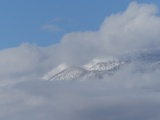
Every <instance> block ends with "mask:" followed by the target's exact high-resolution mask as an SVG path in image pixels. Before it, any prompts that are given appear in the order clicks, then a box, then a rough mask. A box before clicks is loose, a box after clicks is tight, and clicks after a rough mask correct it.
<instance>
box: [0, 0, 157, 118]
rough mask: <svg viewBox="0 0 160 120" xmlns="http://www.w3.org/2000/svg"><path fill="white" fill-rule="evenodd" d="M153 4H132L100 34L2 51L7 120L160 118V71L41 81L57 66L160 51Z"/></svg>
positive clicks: (0, 113) (0, 100) (1, 95)
mask: <svg viewBox="0 0 160 120" xmlns="http://www.w3.org/2000/svg"><path fill="white" fill-rule="evenodd" d="M157 13H158V8H157V6H155V5H152V4H138V3H136V2H132V3H131V4H130V5H129V6H128V8H127V9H126V11H124V12H120V13H117V14H113V15H111V16H108V17H107V18H106V19H105V20H104V22H103V23H102V24H101V26H100V28H99V30H97V31H81V32H72V33H68V34H66V35H64V37H63V38H62V39H61V42H60V43H59V44H54V45H52V46H49V47H45V48H42V47H39V46H36V45H29V44H22V45H21V46H19V47H16V48H10V49H5V50H1V51H0V58H1V59H0V79H1V80H0V89H1V92H0V108H1V109H0V118H1V119H3V120H11V119H12V120H22V119H23V120H28V119H34V120H44V119H46V120H53V119H54V120H64V119H65V120H75V119H76V120H82V119H83V120H97V119H100V120H106V119H110V120H117V119H130V120H135V119H138V120H159V119H160V115H159V112H158V110H159V108H160V102H159V99H160V98H159V96H160V93H159V87H160V83H159V72H160V71H159V70H156V71H153V72H150V73H133V72H132V70H133V68H134V67H133V66H134V65H133V66H132V65H131V66H129V67H128V68H124V69H122V70H121V71H119V72H117V73H116V74H115V75H114V76H105V78H104V79H103V80H92V81H91V80H90V81H85V82H78V81H70V82H66V81H60V82H58V81H55V82H50V81H42V80H41V78H42V76H44V75H45V74H46V73H47V72H49V71H50V70H51V69H52V68H54V67H55V66H57V65H59V64H61V63H63V62H66V63H68V64H70V65H83V64H84V63H87V62H89V61H90V60H92V59H93V58H95V57H110V56H116V55H122V54H124V53H127V52H130V51H134V50H141V49H152V48H159V44H160V40H159V38H160V17H159V16H158V15H157Z"/></svg>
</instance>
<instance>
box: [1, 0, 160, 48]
mask: <svg viewBox="0 0 160 120" xmlns="http://www.w3.org/2000/svg"><path fill="white" fill-rule="evenodd" d="M131 1H132V0H121V1H117V0H110V1H109V0H92V2H91V1H89V0H81V1H75V0H67V1H66V0H39V1H38V2H37V0H27V1H21V0H14V1H12V0H9V1H6V0H1V2H0V8H1V10H0V15H1V17H0V23H1V25H0V42H1V45H0V49H5V48H11V47H17V46H20V45H21V44H22V43H29V44H35V45H38V46H43V47H46V46H50V45H52V44H55V43H59V42H60V41H61V38H62V37H63V36H64V35H65V34H66V33H70V32H73V31H89V30H92V31H95V30H98V29H99V26H100V24H101V23H102V22H103V20H104V18H105V17H106V16H110V15H112V14H116V13H117V12H123V11H124V10H125V9H126V7H127V6H128V4H129V3H130V2H131ZM137 2H138V3H143V2H145V3H153V4H156V5H157V6H160V2H159V1H158V0H137Z"/></svg>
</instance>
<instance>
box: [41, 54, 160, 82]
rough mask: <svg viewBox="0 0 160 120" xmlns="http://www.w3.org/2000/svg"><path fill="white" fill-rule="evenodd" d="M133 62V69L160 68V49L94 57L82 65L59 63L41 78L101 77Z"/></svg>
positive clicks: (85, 78) (72, 78)
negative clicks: (101, 57)
mask: <svg viewBox="0 0 160 120" xmlns="http://www.w3.org/2000/svg"><path fill="white" fill-rule="evenodd" d="M129 64H134V67H135V68H136V69H135V71H137V72H139V71H143V72H144V71H148V70H155V69H160V51H152V52H150V51H149V52H148V51H143V52H139V53H134V54H127V55H123V56H118V57H117V58H116V57H111V58H103V59H100V58H95V59H93V60H92V61H90V62H89V63H87V64H85V65H82V66H69V65H67V64H64V63H63V64H61V65H59V66H58V67H56V68H54V69H53V70H51V71H50V72H49V73H48V74H47V75H45V76H44V77H43V78H42V79H44V80H51V81H52V80H74V79H80V80H87V79H92V78H98V79H100V78H103V76H104V75H110V74H114V73H115V72H116V71H117V70H119V69H121V68H122V67H123V66H125V67H127V65H129Z"/></svg>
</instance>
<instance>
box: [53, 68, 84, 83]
mask: <svg viewBox="0 0 160 120" xmlns="http://www.w3.org/2000/svg"><path fill="white" fill-rule="evenodd" d="M86 72H87V71H86V70H85V69H83V68H81V67H69V68H66V69H65V70H63V71H61V72H59V73H58V74H56V75H53V76H52V77H51V78H50V80H73V79H75V78H77V77H80V76H82V75H84V74H85V73H86Z"/></svg>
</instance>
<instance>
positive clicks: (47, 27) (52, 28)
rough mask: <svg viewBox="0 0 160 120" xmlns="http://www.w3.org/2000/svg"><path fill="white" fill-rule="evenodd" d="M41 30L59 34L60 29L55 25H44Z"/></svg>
mask: <svg viewBox="0 0 160 120" xmlns="http://www.w3.org/2000/svg"><path fill="white" fill-rule="evenodd" d="M41 29H42V30H47V31H51V32H60V31H61V28H60V27H58V26H56V25H51V24H45V25H43V26H42V28H41Z"/></svg>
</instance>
